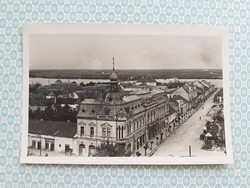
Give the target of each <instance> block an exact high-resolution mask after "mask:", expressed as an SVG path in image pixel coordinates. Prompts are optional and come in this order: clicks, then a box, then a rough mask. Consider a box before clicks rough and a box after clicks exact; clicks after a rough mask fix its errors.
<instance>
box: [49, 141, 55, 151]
mask: <svg viewBox="0 0 250 188" xmlns="http://www.w3.org/2000/svg"><path fill="white" fill-rule="evenodd" d="M54 146H55V145H54V143H51V144H50V150H51V151H54V149H55V147H54Z"/></svg>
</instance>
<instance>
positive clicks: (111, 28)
mask: <svg viewBox="0 0 250 188" xmlns="http://www.w3.org/2000/svg"><path fill="white" fill-rule="evenodd" d="M35 34H73V35H74V34H75V35H78V34H92V35H94V34H104V35H105V34H107V35H108V34H113V35H171V36H218V37H221V38H222V64H223V94H224V121H225V125H226V126H225V138H226V150H227V155H226V156H225V157H80V156H79V157H34V156H27V151H28V149H27V145H28V99H29V36H30V35H35ZM228 40H229V39H228V29H227V28H226V27H221V26H213V27H210V26H179V25H178V26H177V25H118V24H117V25H112V24H40V23H38V24H24V25H23V109H22V110H23V113H22V115H23V117H22V143H21V151H20V153H21V157H20V162H21V163H26V164H84V165H191V164H196V165H207V164H232V163H233V151H232V135H231V123H230V107H229V104H230V100H229V53H228V51H229V42H228Z"/></svg>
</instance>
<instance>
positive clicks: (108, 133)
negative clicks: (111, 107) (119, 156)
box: [107, 128, 111, 138]
mask: <svg viewBox="0 0 250 188" xmlns="http://www.w3.org/2000/svg"><path fill="white" fill-rule="evenodd" d="M110 131H111V130H110V128H108V129H107V137H108V138H109V137H110Z"/></svg>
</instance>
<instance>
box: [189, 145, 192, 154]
mask: <svg viewBox="0 0 250 188" xmlns="http://www.w3.org/2000/svg"><path fill="white" fill-rule="evenodd" d="M191 156H192V154H191V145H189V157H191Z"/></svg>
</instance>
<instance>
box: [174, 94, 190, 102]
mask: <svg viewBox="0 0 250 188" xmlns="http://www.w3.org/2000/svg"><path fill="white" fill-rule="evenodd" d="M173 98H174V99H175V100H183V101H184V102H188V101H187V100H186V99H185V98H183V97H182V96H180V95H174V96H173Z"/></svg>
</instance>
